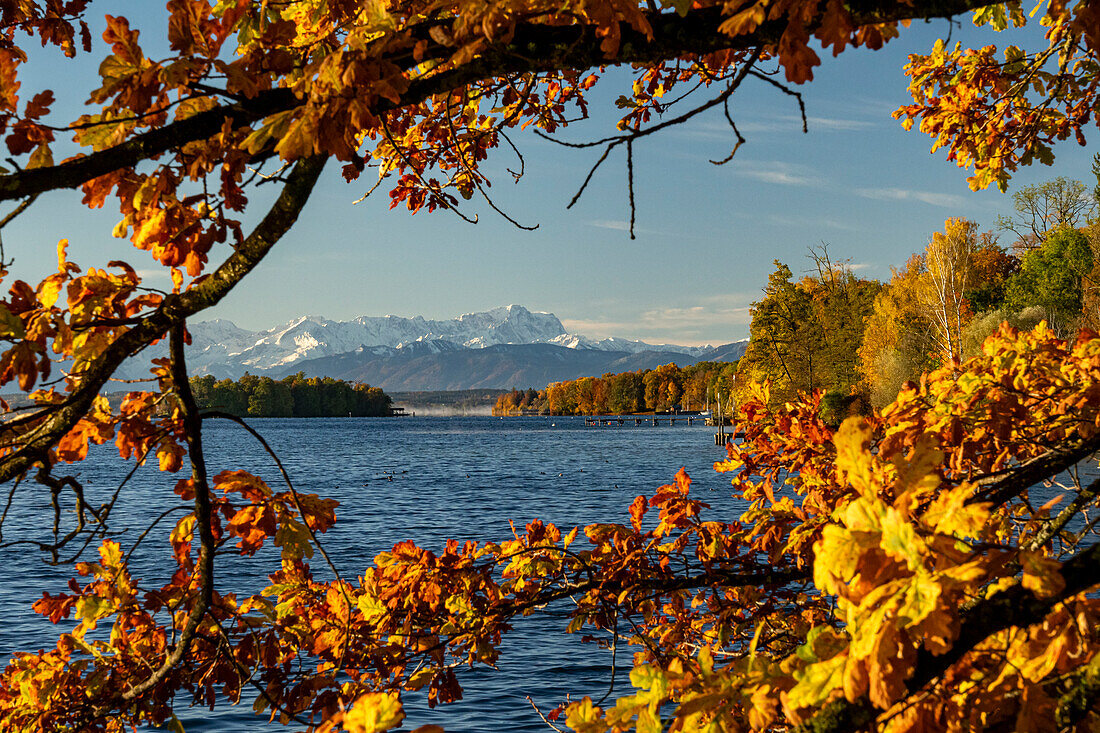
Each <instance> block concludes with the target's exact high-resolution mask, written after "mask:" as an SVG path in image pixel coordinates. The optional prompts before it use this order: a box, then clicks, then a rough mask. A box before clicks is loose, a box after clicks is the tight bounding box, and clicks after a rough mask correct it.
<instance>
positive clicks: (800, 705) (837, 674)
mask: <svg viewBox="0 0 1100 733" xmlns="http://www.w3.org/2000/svg"><path fill="white" fill-rule="evenodd" d="M847 661H848V653H847V652H843V653H841V654H837V655H836V656H835V657H833V658H832V659H826V660H825V661H824V662H818V663H817V664H811V665H810V666H809V667H806V669H804V670H802V671H801V672H796V673H795V679H796V680H798V683H797V684H796V685H795V686H794V687H792V688H791V690H790V691H789V692H788V693H787V695H786V701H787V705H788V706H789V707H791V708H793V709H795V710H802V709H804V708H813V707H818V706H819V705H820V704H821V703H823V702H825V701H826V700H827V699H828V698H829V695H830V694H832V692H833V690H837V689H839V688H840V686H841V684H842V683H843V682H844V666H845V664H846V663H847Z"/></svg>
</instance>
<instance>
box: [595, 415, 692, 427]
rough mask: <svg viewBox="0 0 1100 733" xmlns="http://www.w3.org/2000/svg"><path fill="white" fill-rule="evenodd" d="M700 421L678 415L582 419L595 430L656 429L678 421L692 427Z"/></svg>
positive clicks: (689, 416) (688, 416) (690, 416)
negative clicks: (615, 428) (611, 428)
mask: <svg viewBox="0 0 1100 733" xmlns="http://www.w3.org/2000/svg"><path fill="white" fill-rule="evenodd" d="M701 419H702V418H700V417H699V416H697V415H679V416H676V415H666V416H664V417H661V416H658V415H647V416H646V417H638V416H635V415H629V416H623V415H616V416H613V417H607V416H598V417H586V418H585V419H584V424H585V425H587V426H589V427H596V428H598V427H606V426H615V427H623V426H627V425H633V426H635V427H641V426H642V425H650V426H652V427H656V426H658V425H669V426H673V425H675V424H676V421H677V420H679V421H680V424H681V425H683V424H684V423H687V424H688V425H694V424H695V423H694V421H695V420H701Z"/></svg>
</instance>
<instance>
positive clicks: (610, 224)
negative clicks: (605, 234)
mask: <svg viewBox="0 0 1100 733" xmlns="http://www.w3.org/2000/svg"><path fill="white" fill-rule="evenodd" d="M588 223H589V224H590V225H592V226H594V227H599V228H600V229H614V230H615V231H617V232H629V231H630V222H627V221H613V220H611V219H596V220H595V221H590V222H588Z"/></svg>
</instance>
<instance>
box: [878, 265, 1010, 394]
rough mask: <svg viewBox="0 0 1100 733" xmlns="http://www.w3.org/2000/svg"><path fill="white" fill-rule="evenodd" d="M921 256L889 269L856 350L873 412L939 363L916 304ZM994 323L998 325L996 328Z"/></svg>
mask: <svg viewBox="0 0 1100 733" xmlns="http://www.w3.org/2000/svg"><path fill="white" fill-rule="evenodd" d="M924 269H925V268H924V255H923V254H920V255H913V256H912V257H910V258H909V260H908V261H907V262H906V263H905V267H904V268H902V269H897V268H892V276H891V278H890V280H889V282H887V283H886V287H884V288H883V289H882V291H881V292H880V293H879V294H878V295H877V296H875V301H874V303H873V304H872V306H871V313H870V315H868V316H867V319H866V322H865V328H864V332H863V341H862V342H861V343H860V346H859V372H860V375H861V377H862V379H863V383H864V385H865V386H866V389H867V391H868V394H869V395H870V398H871V404H872V406H873V407H875V408H881V407H883V406H885V405H887V404H889V403H890V402H892V401H893V400H894V398H895V397H896V396H897V394H898V391H899V390H900V389H901V386H902V385H903V384H904V383H905V382H907V381H909V380H912V379H916V378H917V377H919V376H920V374H921V373H922V372H924V371H927V370H929V369H933V368H935V367H936V365H937V361H936V346H935V341H934V340H933V333H934V326H933V325H932V323H931V321H929V320H928V317H927V315H926V313H925V310H924V308H923V307H922V306H921V303H920V296H919V289H920V282H921V278H922V277H923V276H924ZM999 323H1000V322H999V321H998V325H999Z"/></svg>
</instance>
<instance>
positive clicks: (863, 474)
mask: <svg viewBox="0 0 1100 733" xmlns="http://www.w3.org/2000/svg"><path fill="white" fill-rule="evenodd" d="M834 442H835V444H836V467H837V468H838V469H839V470H841V471H842V472H844V473H845V474H847V476H848V482H849V483H851V485H852V487H853V488H855V489H856V491H858V492H859V493H860V494H862V495H863V496H865V497H868V498H872V497H874V496H875V495H876V494H877V493H878V492H877V487H876V486H875V485H874V483H873V474H872V470H871V469H872V460H873V459H872V458H871V454H870V452H869V451H868V446H869V445H870V443H871V426H870V425H868V424H867V421H866V420H864V419H863V418H860V417H850V418H848V419H847V420H845V421H844V423H843V424H842V425H841V426H840V430H838V431H837V433H836V437H835V438H834Z"/></svg>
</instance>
